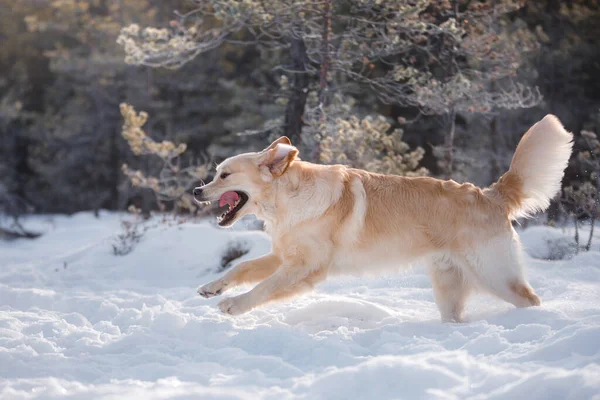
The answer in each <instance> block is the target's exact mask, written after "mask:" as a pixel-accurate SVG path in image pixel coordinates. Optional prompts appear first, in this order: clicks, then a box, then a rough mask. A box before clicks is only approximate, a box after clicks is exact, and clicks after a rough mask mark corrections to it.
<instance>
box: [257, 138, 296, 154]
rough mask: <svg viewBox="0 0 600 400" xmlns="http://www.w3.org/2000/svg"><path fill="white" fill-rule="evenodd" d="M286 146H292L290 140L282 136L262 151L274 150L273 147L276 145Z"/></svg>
mask: <svg viewBox="0 0 600 400" xmlns="http://www.w3.org/2000/svg"><path fill="white" fill-rule="evenodd" d="M280 143H281V144H287V145H288V146H291V145H292V142H291V141H290V139H289V138H288V137H287V136H282V137H280V138H279V139H277V140H275V141H274V142H273V143H271V144H270V145H269V147H267V148H266V149H264V150H263V151H267V150H271V149H274V148H275V146H277V145H278V144H280Z"/></svg>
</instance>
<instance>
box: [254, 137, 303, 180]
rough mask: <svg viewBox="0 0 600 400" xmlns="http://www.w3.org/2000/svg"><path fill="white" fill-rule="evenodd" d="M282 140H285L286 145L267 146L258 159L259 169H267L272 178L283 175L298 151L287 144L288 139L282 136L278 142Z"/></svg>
mask: <svg viewBox="0 0 600 400" xmlns="http://www.w3.org/2000/svg"><path fill="white" fill-rule="evenodd" d="M283 138H285V139H286V140H287V141H288V143H275V145H274V146H273V145H271V146H269V147H268V148H267V149H266V150H264V151H263V152H262V153H261V157H260V159H259V167H265V168H268V169H269V172H270V173H271V175H273V176H274V177H278V176H281V175H283V173H284V172H285V171H286V170H287V169H288V167H289V166H290V164H291V163H292V162H293V161H294V160H295V159H296V156H297V155H298V149H297V148H295V147H294V146H292V145H291V144H289V139H288V138H286V137H285V136H284V137H282V138H279V139H278V140H281V139H283Z"/></svg>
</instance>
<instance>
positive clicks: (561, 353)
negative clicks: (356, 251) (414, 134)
mask: <svg viewBox="0 0 600 400" xmlns="http://www.w3.org/2000/svg"><path fill="white" fill-rule="evenodd" d="M124 218H129V217H126V216H124V215H119V214H110V213H101V215H100V217H99V218H95V217H94V216H93V215H92V214H91V213H82V214H77V215H74V216H71V217H66V216H52V217H50V216H36V217H32V218H30V219H29V220H27V221H26V224H27V227H28V228H29V229H38V230H41V231H44V232H45V234H44V235H43V236H42V237H40V238H39V239H36V240H22V241H12V242H0V266H1V268H0V398H1V399H33V398H35V399H42V398H43V399H46V398H61V397H67V398H71V399H79V398H81V399H137V398H143V399H167V398H168V399H174V398H176V399H198V398H202V399H308V398H310V399H313V400H314V399H363V398H369V399H378V400H379V399H519V398H527V399H528V400H532V399H577V400H580V399H592V398H596V399H600V254H599V252H598V251H597V250H598V247H599V243H600V240H599V239H598V238H596V239H595V244H594V248H595V249H596V251H590V252H587V253H586V252H584V253H580V254H578V255H571V256H572V258H570V259H569V260H556V261H546V260H543V259H542V258H548V257H549V255H552V254H555V253H553V249H554V248H555V247H556V246H557V243H561V242H565V243H566V242H568V241H569V240H570V238H571V235H570V233H569V232H562V231H561V230H559V229H553V228H548V227H534V228H529V229H526V230H523V231H522V232H521V236H522V239H523V241H524V245H525V247H526V248H527V250H528V252H529V253H530V254H531V255H532V256H534V257H535V258H533V257H528V258H527V263H528V271H529V278H530V281H531V283H532V285H533V287H534V288H535V289H536V291H537V293H538V294H539V295H540V296H541V298H542V307H539V308H529V309H515V308H513V307H512V306H510V305H508V304H505V303H502V302H500V301H498V300H496V299H493V298H487V297H483V296H476V297H474V298H473V299H472V300H471V301H470V303H469V304H468V306H467V313H466V317H467V321H468V322H466V323H462V324H442V323H441V322H440V319H439V315H438V311H437V309H436V307H435V304H434V302H433V294H432V291H431V285H430V283H429V280H428V278H427V277H426V275H425V274H424V273H423V271H422V270H421V269H419V268H418V267H417V268H415V269H414V270H412V271H409V272H406V273H403V274H399V275H393V276H384V277H379V278H369V279H364V278H361V279H358V278H342V279H336V280H332V281H328V282H326V283H325V284H323V285H321V286H319V287H318V288H317V290H316V291H315V292H314V293H312V294H309V295H306V296H303V297H300V298H298V299H295V300H292V301H289V302H287V303H279V304H273V305H269V306H267V307H265V308H262V309H258V310H254V311H252V312H251V313H249V314H245V315H242V316H239V317H229V316H225V315H222V314H221V313H219V311H218V309H217V308H216V303H217V302H218V301H219V298H213V299H210V300H206V299H204V298H201V297H199V296H197V295H196V293H195V289H196V287H197V286H198V285H200V284H203V283H206V282H208V281H210V280H213V279H215V278H216V277H217V276H219V274H217V273H216V272H215V271H217V270H218V269H219V268H220V265H221V256H222V254H223V253H224V251H225V249H226V248H227V247H228V246H229V245H230V244H231V243H239V244H240V245H241V246H242V247H244V248H246V249H248V250H249V253H248V254H246V255H245V256H244V257H245V258H248V257H256V256H258V255H260V254H263V253H265V252H267V251H268V249H269V246H270V245H269V240H268V238H267V237H266V236H265V235H264V234H262V233H260V232H256V231H248V230H245V229H244V228H243V226H242V227H240V226H239V224H238V226H236V227H234V228H233V229H228V230H225V229H219V228H216V227H214V225H213V223H211V222H201V223H185V224H175V223H171V224H159V225H158V226H157V227H154V228H152V229H149V230H148V231H147V232H146V233H145V235H144V236H143V237H142V239H141V241H140V243H139V244H137V245H136V246H135V247H134V249H133V251H132V252H131V253H130V254H128V255H125V256H115V255H114V254H113V250H112V243H113V240H114V237H115V234H117V233H119V232H121V227H120V224H121V222H120V221H121V220H122V219H124ZM583 236H585V235H583ZM561 238H563V239H564V240H562V239H561ZM242 290H247V288H245V289H239V290H235V291H233V292H232V293H231V294H239V293H241V292H242ZM227 295H229V293H227Z"/></svg>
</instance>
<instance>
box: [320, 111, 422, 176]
mask: <svg viewBox="0 0 600 400" xmlns="http://www.w3.org/2000/svg"><path fill="white" fill-rule="evenodd" d="M424 154H425V151H424V150H423V149H422V148H421V147H417V148H416V149H414V150H411V149H410V147H409V146H408V144H406V143H405V142H403V141H402V129H392V126H391V124H390V123H389V122H388V121H387V120H386V118H385V117H383V116H380V115H379V116H375V117H373V116H368V117H365V118H363V119H360V118H358V117H355V116H352V117H349V118H347V119H338V120H337V121H336V130H335V131H334V132H332V133H331V134H329V135H328V136H326V137H325V138H324V139H323V140H321V146H320V161H321V162H323V163H325V164H345V165H350V166H352V167H355V168H361V169H365V170H367V171H371V172H379V173H384V174H395V175H405V176H421V175H427V174H428V171H427V169H426V168H423V167H419V162H420V161H421V159H422V158H423V155H424Z"/></svg>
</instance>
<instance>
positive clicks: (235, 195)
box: [217, 190, 248, 226]
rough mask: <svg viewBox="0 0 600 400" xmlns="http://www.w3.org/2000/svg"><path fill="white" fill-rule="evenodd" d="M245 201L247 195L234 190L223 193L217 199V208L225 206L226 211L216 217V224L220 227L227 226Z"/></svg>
mask: <svg viewBox="0 0 600 400" xmlns="http://www.w3.org/2000/svg"><path fill="white" fill-rule="evenodd" d="M247 201H248V195H247V194H246V193H244V192H238V191H237V190H236V191H231V192H225V193H223V194H222V195H221V198H220V199H219V207H224V206H227V210H226V211H225V212H224V213H223V214H221V215H220V216H219V217H217V222H218V224H219V225H220V226H226V225H229V223H230V222H231V221H233V219H234V218H235V215H236V214H237V213H238V211H240V210H241V209H242V207H244V204H246V202H247Z"/></svg>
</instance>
